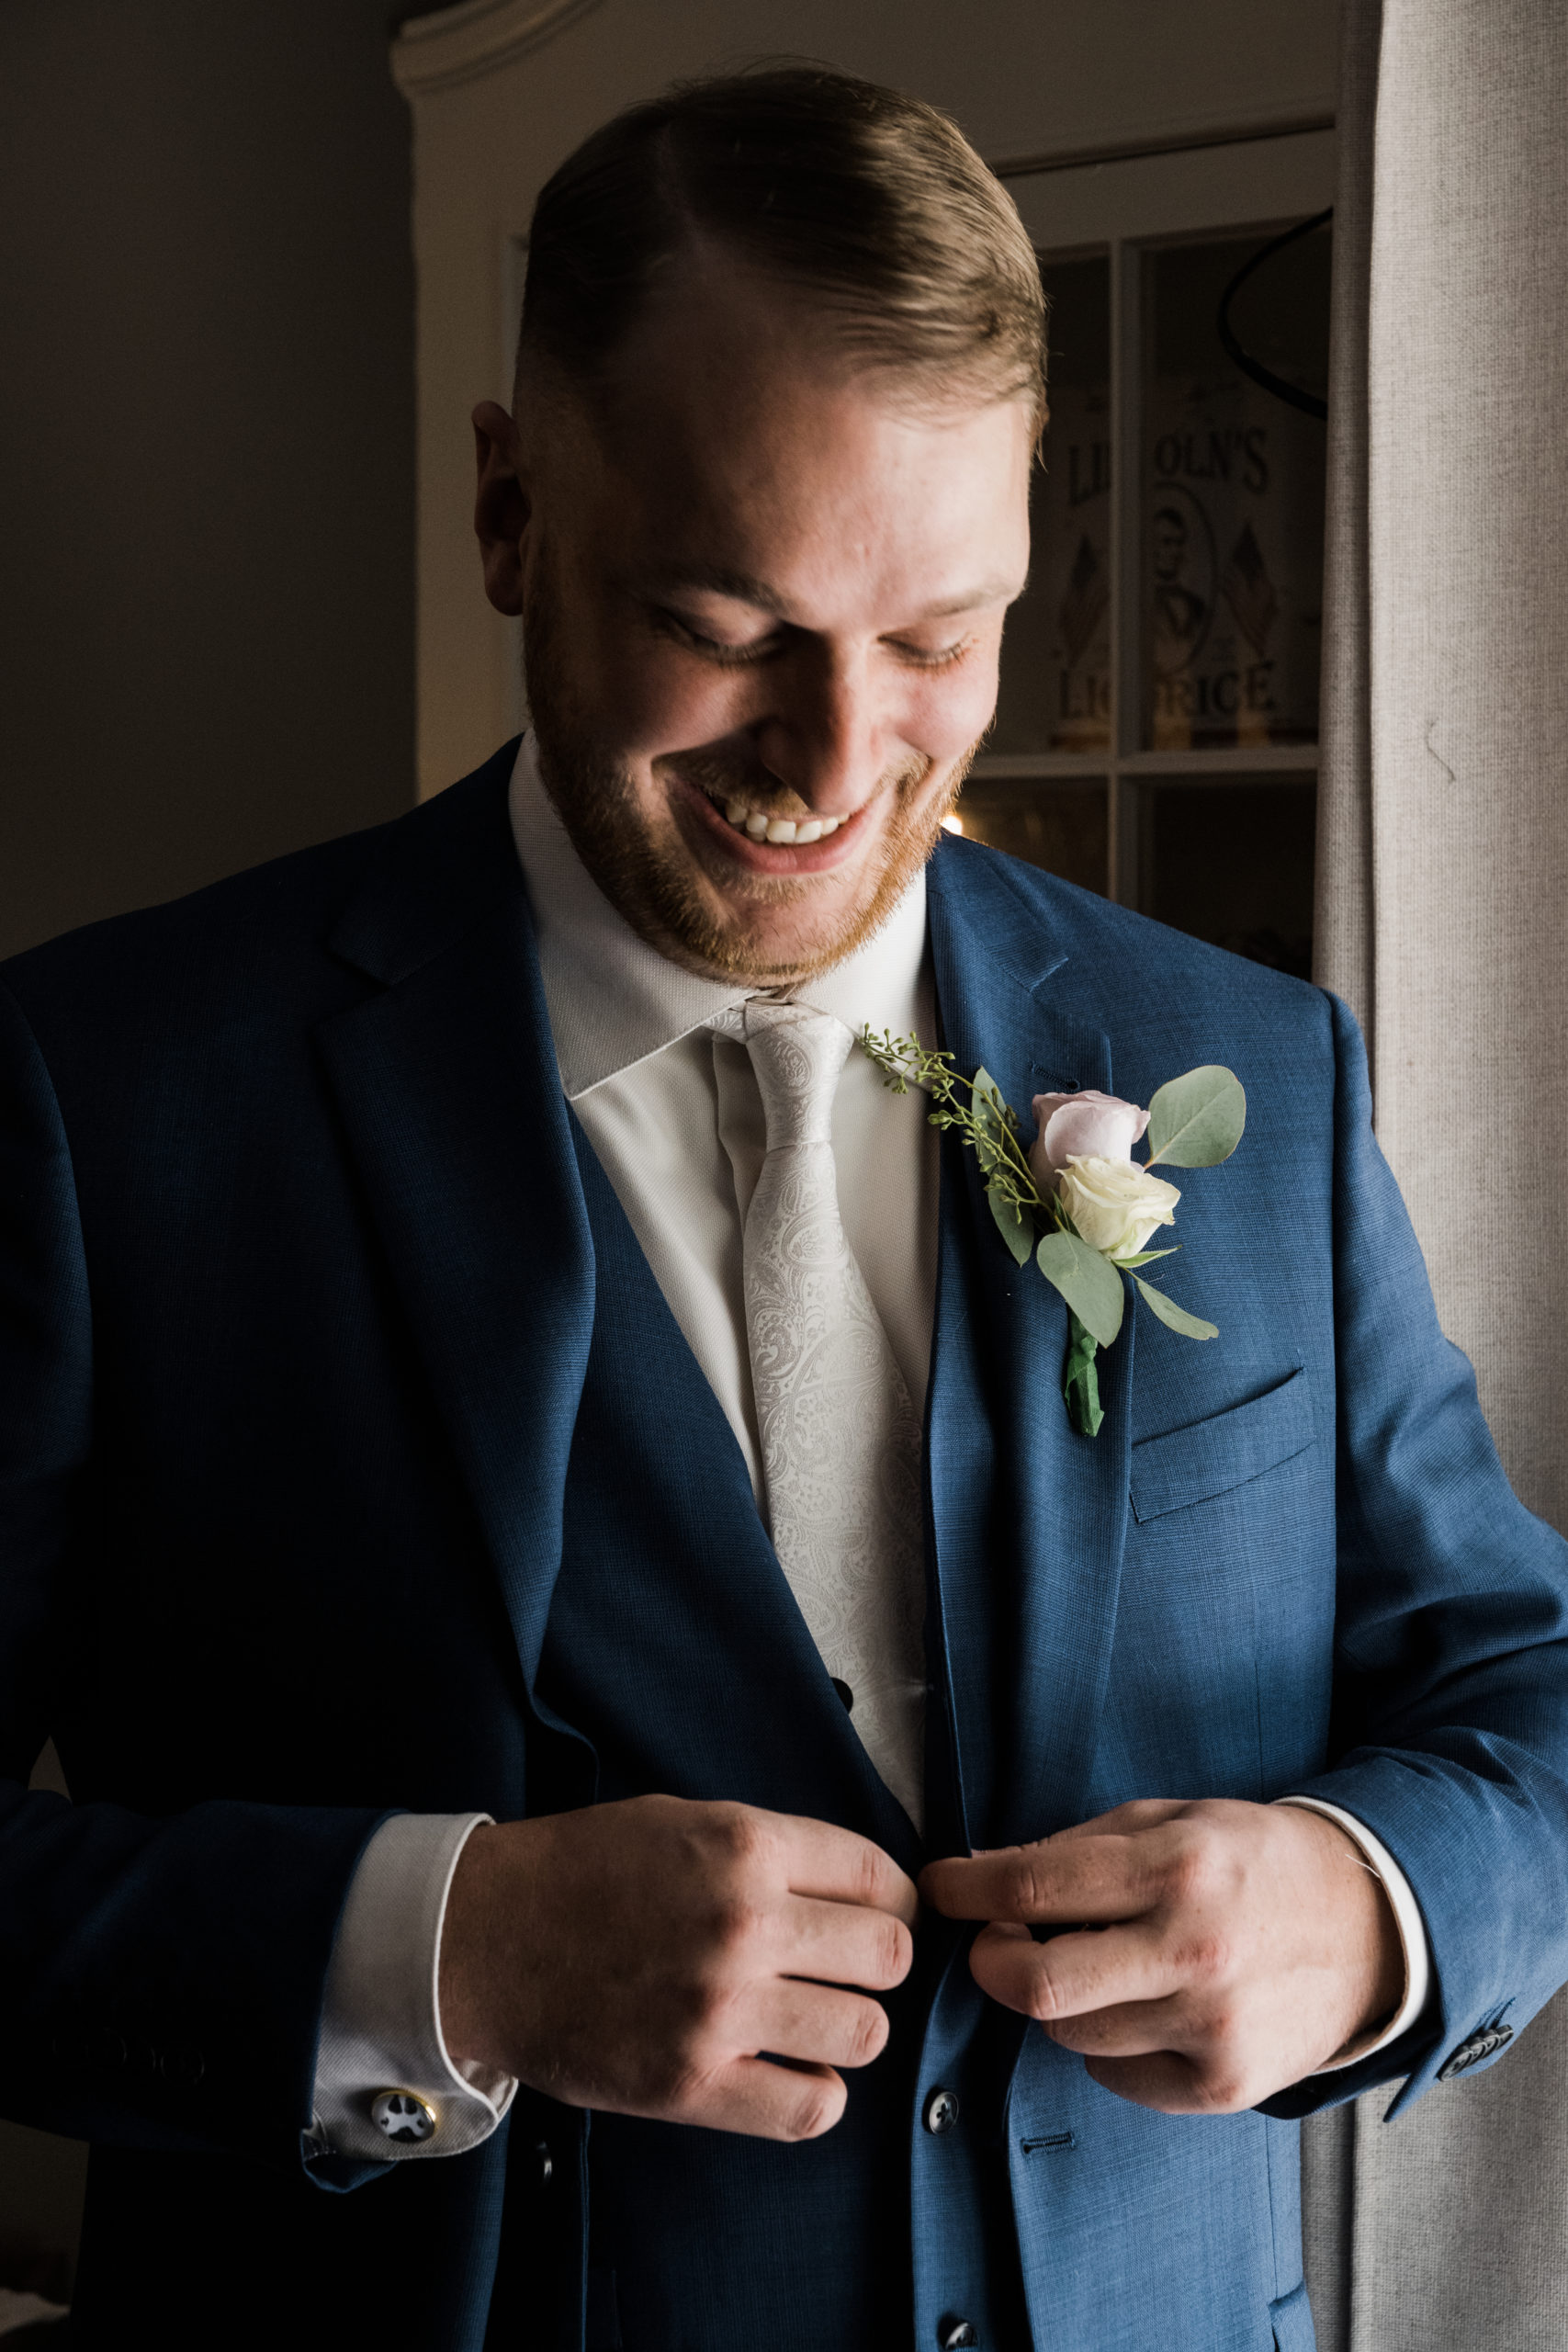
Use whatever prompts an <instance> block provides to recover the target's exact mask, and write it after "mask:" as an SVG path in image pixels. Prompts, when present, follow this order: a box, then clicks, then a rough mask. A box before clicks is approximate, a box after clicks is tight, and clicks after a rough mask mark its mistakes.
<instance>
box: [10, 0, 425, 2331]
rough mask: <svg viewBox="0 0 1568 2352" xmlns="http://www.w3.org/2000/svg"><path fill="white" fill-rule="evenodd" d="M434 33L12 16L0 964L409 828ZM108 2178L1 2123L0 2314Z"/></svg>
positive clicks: (21, 0)
mask: <svg viewBox="0 0 1568 2352" xmlns="http://www.w3.org/2000/svg"><path fill="white" fill-rule="evenodd" d="M419 13H423V12H421V11H418V10H411V9H409V8H407V7H406V6H405V7H403V8H401V9H395V8H393V7H390V6H389V0H204V5H197V0H134V6H132V5H130V0H4V4H3V5H0V336H3V340H4V358H3V361H0V955H5V954H9V953H11V952H12V951H14V950H15V949H17V948H20V947H24V946H27V945H29V944H32V943H33V942H34V941H37V940H39V939H46V938H48V937H50V936H51V934H52V933H55V932H58V931H62V930H66V929H68V928H70V926H72V925H73V924H75V923H79V922H88V921H90V920H92V919H94V918H95V917H97V916H100V915H106V914H111V913H114V912H116V911H118V910H120V909H121V908H125V907H132V906H141V905H145V904H149V903H151V902H152V901H153V900H155V899H166V898H172V897H175V896H176V895H177V894H178V893H179V892H181V891H183V890H188V889H191V888H195V887H197V885H199V884H201V883H203V882H208V881H211V880H213V879H215V878H216V877H217V876H220V875H223V874H228V873H231V872H233V871H235V870H236V869H238V868H239V867H242V866H245V865H254V863H256V862H257V861H258V860H259V859H262V858H266V857H272V856H276V855H277V854H279V853H280V852H283V851H285V850H289V849H294V848H297V847H299V846H301V845H303V844H304V843H306V842H314V841H321V840H324V839H326V838H328V837H330V836H331V835H332V834H333V833H340V832H344V831H349V830H350V829H351V828H353V827H355V826H357V825H367V824H373V823H375V822H377V821H378V820H380V819H382V818H386V817H390V816H394V815H396V814H397V813H398V811H399V810H400V809H406V808H407V807H408V806H409V805H410V804H411V803H412V799H413V795H414V783H413V677H414V662H413V614H414V507H413V447H414V441H413V427H414V413H413V393H414V385H413V326H414V317H413V270H412V258H411V246H410V220H409V212H410V193H411V185H410V168H409V157H410V122H409V116H408V110H407V108H406V107H405V105H404V102H403V100H402V98H401V97H400V95H399V93H398V91H397V89H396V88H395V86H394V85H393V82H392V78H391V74H390V70H389V63H388V49H389V40H390V36H391V33H392V31H393V29H394V28H395V25H396V23H397V22H398V21H400V19H402V18H404V17H408V16H409V15H411V14H419ZM84 2153H85V2152H84V2151H82V2150H80V2149H79V2148H77V2147H76V2146H75V2145H74V2143H72V2142H70V2141H66V2140H59V2139H54V2138H52V2137H50V2136H48V2135H46V2134H44V2133H41V2132H34V2131H23V2130H22V2129H20V2128H19V2127H17V2126H12V2125H0V2288H6V2287H9V2288H13V2289H20V2288H32V2289H35V2290H41V2291H42V2292H43V2293H45V2294H46V2295H50V2296H54V2297H62V2296H63V2295H64V2294H65V2293H67V2292H68V2291H69V2282H70V2266H71V2257H72V2251H73V2245H74V2240H75V2234H76V2224H77V2215H78V2212H79V2210H80V2204H81V2196H82V2177H83V2155H84Z"/></svg>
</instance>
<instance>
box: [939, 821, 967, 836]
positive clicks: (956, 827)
mask: <svg viewBox="0 0 1568 2352" xmlns="http://www.w3.org/2000/svg"><path fill="white" fill-rule="evenodd" d="M942 831H943V832H944V833H961V832H962V831H964V820H963V818H962V817H944V818H943V819H942Z"/></svg>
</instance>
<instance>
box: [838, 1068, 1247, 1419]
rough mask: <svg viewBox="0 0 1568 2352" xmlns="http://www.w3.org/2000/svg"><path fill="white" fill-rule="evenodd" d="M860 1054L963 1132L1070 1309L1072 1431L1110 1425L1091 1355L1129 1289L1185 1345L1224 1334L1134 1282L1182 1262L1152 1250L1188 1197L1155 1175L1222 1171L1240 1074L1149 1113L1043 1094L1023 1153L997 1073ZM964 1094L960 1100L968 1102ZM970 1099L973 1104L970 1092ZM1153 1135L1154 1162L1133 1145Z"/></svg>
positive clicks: (1175, 1084)
mask: <svg viewBox="0 0 1568 2352" xmlns="http://www.w3.org/2000/svg"><path fill="white" fill-rule="evenodd" d="M860 1042H861V1045H862V1047H863V1050H864V1051H865V1052H866V1053H867V1054H868V1055H869V1056H870V1057H871V1059H872V1060H873V1061H874V1063H875V1064H876V1066H877V1068H878V1069H880V1070H881V1072H882V1076H883V1080H884V1083H885V1084H886V1085H887V1086H889V1087H891V1088H892V1090H893V1091H894V1093H895V1094H907V1093H908V1090H909V1085H910V1083H911V1081H912V1082H913V1083H914V1084H915V1085H916V1086H918V1087H919V1089H920V1090H921V1091H922V1092H923V1093H926V1094H929V1095H930V1096H931V1102H932V1104H933V1106H934V1107H933V1108H932V1110H931V1125H932V1126H933V1127H944V1128H945V1127H954V1128H956V1129H957V1130H958V1132H959V1134H960V1135H961V1136H963V1138H964V1142H965V1143H967V1144H969V1145H970V1146H971V1147H972V1148H973V1149H974V1151H975V1155H976V1159H978V1160H979V1162H980V1166H981V1169H982V1170H983V1171H984V1174H985V1179H986V1197H987V1200H988V1201H989V1203H990V1205H991V1215H992V1216H994V1217H995V1219H996V1221H997V1229H998V1232H999V1233H1000V1235H1001V1237H1002V1239H1003V1240H1004V1241H1005V1242H1006V1243H1007V1246H1008V1248H1009V1249H1010V1250H1011V1252H1012V1254H1013V1257H1014V1259H1015V1261H1017V1263H1018V1264H1019V1265H1021V1266H1024V1265H1027V1264H1028V1263H1029V1261H1030V1260H1031V1259H1032V1260H1033V1261H1034V1263H1035V1265H1036V1266H1038V1268H1039V1269H1040V1272H1042V1273H1043V1275H1044V1277H1045V1280H1046V1281H1047V1282H1048V1283H1054V1284H1055V1288H1056V1289H1057V1290H1059V1291H1060V1292H1061V1294H1062V1296H1063V1297H1064V1298H1065V1299H1066V1302H1067V1310H1068V1319H1067V1361H1066V1368H1065V1370H1064V1373H1063V1376H1062V1395H1063V1397H1064V1398H1065V1399H1066V1408H1067V1417H1068V1419H1070V1421H1071V1422H1072V1425H1073V1427H1074V1429H1076V1430H1082V1432H1083V1434H1084V1435H1085V1436H1086V1437H1093V1436H1095V1435H1096V1434H1097V1433H1098V1431H1099V1429H1100V1422H1101V1421H1102V1420H1103V1419H1104V1418H1105V1417H1104V1414H1103V1413H1102V1411H1101V1409H1100V1378H1099V1374H1098V1373H1097V1372H1096V1370H1095V1357H1096V1355H1097V1354H1098V1352H1099V1351H1100V1349H1101V1348H1108V1347H1110V1345H1111V1341H1112V1340H1114V1339H1115V1337H1116V1335H1117V1333H1118V1332H1119V1331H1120V1330H1121V1329H1122V1310H1123V1308H1124V1306H1125V1305H1126V1298H1127V1283H1126V1278H1128V1277H1130V1278H1131V1280H1132V1283H1133V1284H1134V1288H1135V1289H1136V1291H1137V1292H1138V1295H1139V1296H1140V1297H1141V1298H1142V1299H1143V1300H1144V1301H1145V1304H1146V1305H1147V1306H1148V1307H1149V1309H1150V1311H1151V1313H1153V1314H1155V1315H1157V1316H1158V1317H1159V1319H1160V1321H1161V1322H1162V1323H1164V1324H1167V1325H1168V1327H1169V1329H1171V1330H1173V1331H1179V1332H1180V1333H1181V1334H1182V1336H1183V1337H1184V1338H1185V1339H1189V1340H1217V1339H1218V1337H1219V1327H1218V1325H1217V1324H1213V1323H1205V1322H1204V1320H1203V1318H1202V1317H1201V1316H1199V1315H1190V1314H1189V1313H1188V1311H1187V1309H1186V1308H1185V1307H1184V1306H1178V1305H1177V1303H1176V1301H1175V1300H1174V1299H1173V1298H1168V1297H1167V1296H1166V1295H1165V1293H1164V1291H1162V1290H1156V1288H1155V1286H1154V1284H1153V1283H1146V1282H1145V1280H1144V1278H1143V1276H1142V1274H1141V1273H1139V1272H1137V1269H1138V1268H1139V1267H1140V1266H1147V1265H1151V1264H1152V1263H1153V1262H1154V1261H1155V1260H1156V1258H1170V1257H1174V1256H1175V1254H1176V1251H1177V1249H1178V1248H1179V1244H1178V1243H1174V1242H1173V1243H1172V1244H1171V1245H1170V1247H1169V1248H1168V1249H1165V1250H1150V1249H1147V1248H1145V1243H1147V1242H1148V1240H1149V1239H1150V1238H1151V1237H1152V1236H1153V1235H1154V1234H1155V1233H1156V1231H1157V1230H1158V1229H1159V1227H1162V1226H1169V1225H1174V1224H1175V1222H1176V1204H1177V1203H1178V1201H1179V1200H1180V1198H1181V1194H1180V1193H1179V1191H1178V1189H1177V1187H1176V1186H1175V1185H1174V1184H1170V1183H1168V1182H1166V1180H1165V1178H1164V1177H1163V1176H1156V1174H1155V1173H1154V1170H1155V1168H1156V1166H1159V1165H1163V1166H1165V1167H1167V1168H1214V1167H1217V1166H1218V1164H1219V1162H1220V1161H1221V1160H1222V1159H1229V1158H1230V1156H1231V1154H1232V1152H1233V1151H1234V1150H1235V1148H1236V1146H1237V1144H1238V1143H1239V1142H1240V1141H1241V1136H1242V1130H1243V1128H1244V1127H1245V1126H1246V1125H1247V1096H1246V1094H1245V1092H1244V1091H1243V1090H1242V1084H1241V1080H1239V1079H1238V1078H1237V1077H1236V1076H1235V1072H1234V1071H1233V1070H1228V1069H1221V1068H1220V1067H1219V1066H1218V1065H1217V1064H1210V1065H1208V1066H1206V1067H1205V1068H1204V1069H1190V1070H1189V1071H1188V1072H1187V1074H1186V1076H1185V1077H1183V1078H1173V1079H1171V1080H1169V1081H1168V1084H1166V1085H1164V1086H1162V1087H1161V1088H1160V1090H1159V1091H1158V1093H1157V1094H1156V1096H1155V1097H1154V1100H1153V1101H1152V1102H1151V1103H1150V1104H1149V1107H1148V1109H1147V1110H1146V1111H1145V1110H1142V1109H1140V1107H1139V1105H1138V1104H1137V1103H1122V1102H1121V1101H1119V1100H1118V1099H1117V1097H1116V1096H1115V1095H1114V1094H1100V1093H1098V1092H1097V1091H1096V1090H1095V1089H1094V1088H1093V1087H1091V1086H1086V1087H1083V1088H1081V1089H1080V1090H1079V1091H1077V1093H1076V1094H1037V1095H1036V1096H1035V1098H1034V1119H1035V1127H1036V1133H1035V1136H1034V1140H1033V1142H1032V1144H1030V1145H1029V1146H1028V1148H1025V1146H1024V1144H1023V1142H1022V1140H1021V1136H1020V1134H1019V1125H1018V1121H1017V1119H1016V1118H1015V1117H1014V1115H1013V1113H1012V1110H1011V1108H1010V1105H1009V1104H1008V1103H1005V1102H1004V1101H1003V1100H1002V1095H1001V1090H1000V1088H999V1087H998V1084H997V1082H996V1080H995V1079H994V1078H993V1077H992V1076H991V1074H990V1072H989V1071H988V1070H985V1069H977V1070H976V1073H975V1075H974V1077H973V1078H972V1079H969V1078H961V1077H960V1076H959V1074H958V1072H957V1070H956V1069H954V1068H953V1056H952V1055H951V1054H935V1053H929V1052H928V1051H927V1050H926V1048H925V1046H922V1045H921V1043H920V1041H919V1038H918V1037H895V1036H894V1035H893V1034H892V1032H891V1031H890V1030H885V1031H884V1032H883V1034H882V1035H880V1036H878V1035H875V1033H874V1031H872V1030H871V1029H865V1030H863V1032H862V1034H861V1041H860ZM961 1089H962V1090H963V1092H961V1091H960V1090H961ZM964 1093H967V1095H968V1097H969V1099H968V1101H967V1102H965V1101H964V1099H963V1094H964ZM1145 1136H1146V1137H1147V1142H1148V1158H1147V1159H1144V1160H1137V1159H1134V1157H1133V1147H1134V1144H1136V1143H1138V1142H1140V1141H1142V1140H1143V1139H1144V1138H1145Z"/></svg>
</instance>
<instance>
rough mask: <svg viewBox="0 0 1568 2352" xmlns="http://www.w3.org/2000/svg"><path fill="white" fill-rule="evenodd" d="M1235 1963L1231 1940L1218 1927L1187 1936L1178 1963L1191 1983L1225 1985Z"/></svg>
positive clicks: (1181, 1945) (1180, 1949)
mask: <svg viewBox="0 0 1568 2352" xmlns="http://www.w3.org/2000/svg"><path fill="white" fill-rule="evenodd" d="M1231 1961H1232V1953H1231V1947H1230V1942H1229V1939H1228V1938H1226V1937H1225V1936H1224V1935H1222V1934H1221V1933H1220V1932H1219V1930H1218V1929H1217V1928H1207V1929H1205V1930H1204V1931H1203V1932H1202V1933H1201V1934H1200V1935H1193V1936H1184V1937H1183V1938H1182V1939H1181V1943H1180V1946H1179V1951H1178V1954H1177V1964H1178V1966H1179V1969H1180V1971H1181V1973H1182V1975H1183V1977H1184V1978H1185V1979H1186V1981H1187V1982H1188V1983H1189V1984H1190V1985H1219V1984H1223V1983H1224V1980H1225V1979H1226V1977H1228V1975H1229V1974H1230V1971H1231Z"/></svg>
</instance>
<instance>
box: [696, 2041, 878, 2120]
mask: <svg viewBox="0 0 1568 2352" xmlns="http://www.w3.org/2000/svg"><path fill="white" fill-rule="evenodd" d="M848 2097H849V2092H848V2089H847V2088H846V2086H845V2083H844V2078H843V2076H842V2075H839V2074H835V2072H834V2071H833V2069H832V2067H831V2066H821V2065H811V2064H798V2065H794V2066H775V2065H772V2064H770V2063H769V2062H768V2060H767V2059H765V2058H734V2059H731V2060H730V2062H729V2063H728V2065H724V2066H720V2067H717V2068H716V2070H715V2071H714V2073H713V2074H712V2075H710V2076H708V2077H707V2079H706V2080H705V2082H704V2083H703V2084H702V2085H701V2086H699V2087H697V2088H695V2089H694V2090H693V2091H692V2092H691V2093H690V2094H689V2095H688V2096H687V2098H685V2099H684V2100H683V2101H682V2108H681V2114H680V2120H681V2121H682V2123H698V2124H705V2126H706V2127H707V2129H708V2130H709V2131H739V2132H743V2133H744V2134H745V2135H746V2136H747V2137H748V2138H749V2139H753V2140H788V2141H795V2140H818V2139H820V2138H821V2136H822V2134H823V2132H824V2131H831V2130H832V2128H833V2126H834V2124H835V2123H837V2121H838V2120H839V2118H840V2116H841V2115H842V2113H843V2111H844V2104H845V2101H846V2100H847V2098H848Z"/></svg>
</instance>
